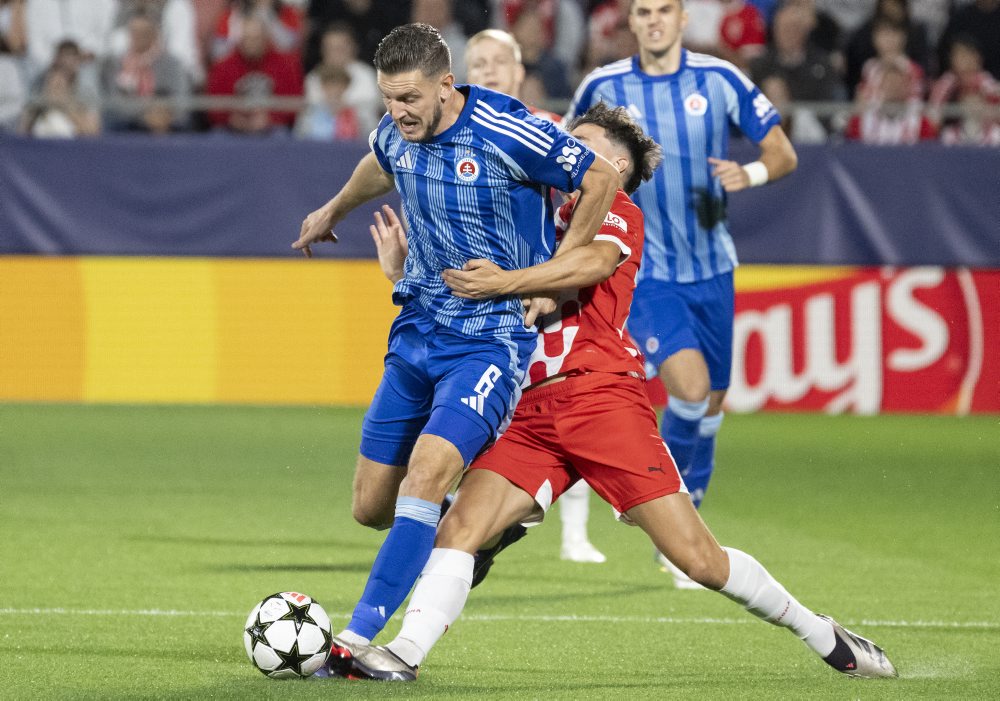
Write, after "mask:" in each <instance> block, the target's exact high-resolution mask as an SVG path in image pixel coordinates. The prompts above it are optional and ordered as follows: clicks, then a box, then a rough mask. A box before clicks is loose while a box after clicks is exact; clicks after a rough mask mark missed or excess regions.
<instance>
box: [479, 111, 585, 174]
mask: <svg viewBox="0 0 1000 701" xmlns="http://www.w3.org/2000/svg"><path fill="white" fill-rule="evenodd" d="M472 120H473V121H474V122H476V123H477V124H478V125H479V126H480V127H481V129H480V133H481V134H482V136H483V138H485V139H486V140H488V141H490V142H491V143H493V145H494V146H496V147H497V149H498V151H499V155H500V157H501V158H502V159H503V160H504V162H505V163H506V164H507V167H508V168H509V169H510V171H511V174H512V176H513V177H514V178H515V179H517V180H521V181H524V182H533V183H539V184H541V185H546V186H548V187H552V188H555V189H557V190H560V191H561V192H573V191H574V190H577V189H578V188H579V187H580V182H581V181H582V180H583V176H584V173H586V172H587V169H588V168H590V165H591V164H592V163H593V162H594V158H595V156H594V152H593V151H591V150H590V149H589V148H588V147H587V146H586V145H584V144H582V143H580V142H579V141H577V140H576V139H574V138H573V137H572V136H570V135H569V134H567V133H566V132H565V131H563V130H562V129H561V128H559V127H557V126H556V125H555V124H553V123H552V122H550V121H548V120H547V119H540V118H538V117H535V116H534V115H532V114H531V113H530V112H528V110H527V109H525V108H524V107H523V106H520V103H516V102H514V101H512V102H511V105H510V111H509V112H501V111H499V110H498V109H496V108H495V107H493V106H491V105H490V104H488V103H487V102H485V101H481V102H480V103H479V104H478V105H476V108H475V111H474V113H473V116H472Z"/></svg>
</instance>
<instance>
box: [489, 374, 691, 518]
mask: <svg viewBox="0 0 1000 701" xmlns="http://www.w3.org/2000/svg"><path fill="white" fill-rule="evenodd" d="M471 469H474V470H477V469H478V470H489V471H491V472H495V473H497V474H498V475H501V476H502V477H505V478H506V479H507V480H508V481H510V482H511V483H513V484H514V485H515V486H517V487H519V488H520V489H523V490H524V491H525V492H527V493H528V494H530V495H532V496H533V497H534V499H535V501H536V502H538V504H539V505H540V506H541V507H542V509H543V510H547V509H548V508H549V506H551V504H552V503H553V502H554V501H555V500H556V499H558V498H559V496H560V495H561V494H562V493H563V492H565V491H566V490H567V489H569V488H570V487H571V486H573V484H574V483H576V481H577V480H579V479H581V478H582V479H584V480H586V482H587V484H589V485H590V486H591V487H592V488H593V489H594V491H595V492H597V493H598V494H599V495H600V496H601V498H602V499H604V500H605V501H606V502H608V503H609V504H611V506H613V507H614V508H615V510H616V511H618V512H620V513H625V512H626V511H628V510H629V509H631V508H632V507H633V506H636V505H638V504H643V503H645V502H647V501H652V500H653V499H656V498H658V497H662V496H666V495H667V494H674V493H676V492H679V491H683V490H684V487H683V482H682V481H681V478H680V475H679V474H678V472H677V466H676V465H675V464H674V460H673V458H672V457H671V455H670V451H668V450H667V447H666V445H665V444H664V443H663V438H662V437H661V436H660V432H659V429H658V428H657V425H656V414H655V413H654V412H653V409H652V407H651V406H650V404H649V399H648V398H647V396H646V390H645V388H644V386H643V382H642V381H641V380H639V379H638V378H635V377H631V376H629V375H618V374H612V373H602V372H593V373H589V374H586V375H577V376H571V377H568V378H567V379H565V380H563V381H562V382H554V383H552V384H549V385H544V386H542V387H538V388H536V389H531V390H528V391H526V392H525V393H524V395H523V396H522V397H521V401H520V402H518V405H517V410H516V411H515V412H514V418H513V420H512V421H511V424H510V426H509V428H508V429H507V430H506V431H505V432H504V433H503V435H502V436H501V437H500V439H499V440H498V441H497V442H496V443H495V444H494V445H493V446H492V447H491V448H490V449H489V450H487V451H486V452H485V453H483V454H482V455H480V456H479V457H478V458H477V459H476V460H475V461H474V462H473V463H472V466H471Z"/></svg>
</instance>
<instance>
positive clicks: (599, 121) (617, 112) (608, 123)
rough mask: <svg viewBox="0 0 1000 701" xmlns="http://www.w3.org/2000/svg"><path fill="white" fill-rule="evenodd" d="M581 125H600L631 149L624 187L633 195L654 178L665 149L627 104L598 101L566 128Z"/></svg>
mask: <svg viewBox="0 0 1000 701" xmlns="http://www.w3.org/2000/svg"><path fill="white" fill-rule="evenodd" d="M582 124H593V125H595V126H598V127H601V128H602V129H603V130H604V133H605V135H606V136H607V137H608V140H609V141H611V142H612V143H614V144H617V145H618V146H621V147H622V148H624V149H625V150H626V151H628V155H629V160H630V161H631V162H632V163H631V167H630V169H629V172H628V177H627V178H626V179H625V184H624V186H623V187H622V189H623V190H625V192H627V193H628V194H630V195H631V194H632V193H633V192H635V191H636V190H637V189H638V188H639V185H641V184H642V183H643V182H645V181H646V180H649V179H650V178H651V177H653V171H654V170H656V168H657V166H659V165H660V161H662V160H663V149H661V148H660V145H659V144H658V143H656V142H655V141H653V140H652V139H651V138H650V137H649V136H647V135H646V133H645V132H644V131H643V130H642V127H641V126H639V123H638V122H636V121H635V120H634V119H632V116H631V115H630V114H629V113H628V110H626V109H625V108H624V107H608V106H607V105H606V104H604V103H603V102H598V103H597V104H596V105H594V106H593V107H591V108H590V109H589V110H587V111H586V112H584V113H583V114H581V115H578V116H576V117H574V118H573V119H572V120H570V123H569V124H567V125H566V131H573V130H574V129H576V128H577V127H578V126H580V125H582Z"/></svg>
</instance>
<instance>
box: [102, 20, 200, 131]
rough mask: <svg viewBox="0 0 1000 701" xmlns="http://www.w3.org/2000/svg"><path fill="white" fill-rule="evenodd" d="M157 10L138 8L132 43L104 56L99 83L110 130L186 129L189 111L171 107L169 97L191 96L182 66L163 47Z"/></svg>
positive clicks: (132, 24)
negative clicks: (138, 101) (139, 101)
mask: <svg viewBox="0 0 1000 701" xmlns="http://www.w3.org/2000/svg"><path fill="white" fill-rule="evenodd" d="M153 12H154V10H147V9H145V8H141V7H140V8H139V9H135V10H134V11H133V14H132V16H131V17H129V19H128V45H127V47H126V49H125V53H123V54H122V55H121V56H110V57H108V58H106V59H105V60H104V63H103V65H102V70H101V84H102V86H103V88H104V96H105V98H109V100H110V104H107V105H106V106H105V112H104V122H105V125H106V127H107V128H108V129H114V130H131V131H148V132H151V133H154V134H165V133H167V132H170V131H176V130H180V129H182V128H184V127H185V126H186V124H187V122H188V119H187V113H186V112H184V111H181V110H178V109H177V108H176V107H172V106H171V105H170V103H169V100H171V99H174V100H176V99H183V98H186V97H188V96H189V95H190V93H191V85H190V80H189V78H188V75H187V72H186V71H185V69H184V65H183V64H182V63H181V62H180V61H179V60H178V59H177V58H175V57H174V56H173V55H172V54H171V53H170V52H169V51H167V49H166V47H165V46H164V44H163V42H162V40H161V37H160V29H159V26H158V24H157V17H156V15H154V14H153ZM154 97H155V98H163V99H160V100H156V101H155V102H153V103H152V104H149V105H147V106H145V107H142V108H139V107H136V106H133V105H126V104H121V102H120V100H121V99H123V98H124V99H127V98H154Z"/></svg>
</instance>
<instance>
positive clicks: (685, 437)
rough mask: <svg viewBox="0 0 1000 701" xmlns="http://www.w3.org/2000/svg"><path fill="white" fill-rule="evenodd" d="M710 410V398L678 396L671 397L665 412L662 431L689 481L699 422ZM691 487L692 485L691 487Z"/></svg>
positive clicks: (679, 468) (680, 469)
mask: <svg viewBox="0 0 1000 701" xmlns="http://www.w3.org/2000/svg"><path fill="white" fill-rule="evenodd" d="M707 410H708V399H705V400H704V401H701V402H686V401H684V400H683V399H678V398H677V397H673V396H672V397H670V399H669V403H668V404H667V409H666V411H664V412H663V425H662V426H661V428H660V432H661V433H662V435H663V440H665V441H666V442H667V447H668V448H669V449H670V454H671V455H673V456H674V463H675V464H676V465H677V469H678V470H679V471H680V473H681V477H683V478H684V482H685V484H686V483H687V470H688V468H689V467H690V466H691V459H692V458H693V457H694V446H695V443H697V442H698V424H699V423H700V422H701V419H702V417H703V416H704V415H705V412H706V411H707ZM689 489H690V487H689Z"/></svg>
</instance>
